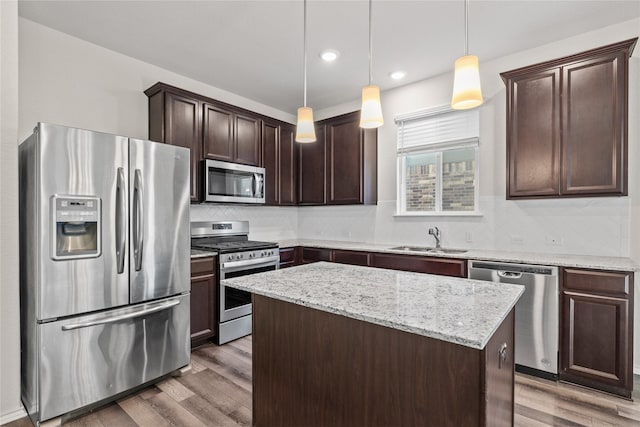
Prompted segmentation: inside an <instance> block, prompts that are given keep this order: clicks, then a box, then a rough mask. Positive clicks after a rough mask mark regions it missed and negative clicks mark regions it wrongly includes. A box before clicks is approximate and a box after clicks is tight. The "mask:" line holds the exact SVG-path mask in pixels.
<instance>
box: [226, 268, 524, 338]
mask: <svg viewBox="0 0 640 427" xmlns="http://www.w3.org/2000/svg"><path fill="white" fill-rule="evenodd" d="M222 283H223V284H225V285H226V286H231V287H234V288H237V289H242V290H244V291H248V292H252V293H255V294H258V295H263V296H266V297H270V298H275V299H278V300H282V301H286V302H291V303H294V304H298V305H303V306H306V307H310V308H315V309H318V310H322V311H326V312H329V313H335V314H338V315H342V316H347V317H351V318H354V319H359V320H364V321H366V322H371V323H375V324H378V325H382V326H386V327H390V328H394V329H398V330H401V331H406V332H410V333H414V334H418V335H424V336H427V337H431V338H435V339H439V340H443V341H448V342H452V343H455V344H461V345H464V346H467V347H471V348H474V349H483V348H484V347H485V346H486V344H487V342H488V341H489V339H490V338H491V336H492V335H493V333H494V332H495V331H496V329H497V328H498V327H499V326H500V324H501V323H502V321H503V320H504V319H505V317H506V316H507V315H508V314H509V312H510V311H511V309H512V308H513V307H514V306H515V304H516V302H517V301H518V299H519V298H520V296H521V295H522V293H523V292H524V287H523V286H520V285H508V284H496V283H492V282H483V281H478V280H469V279H460V278H454V277H447V276H436V275H431V274H421V273H409V272H404V271H394V270H385V269H379V268H371V267H360V266H353V265H343V264H334V263H327V262H317V263H313V264H307V265H303V266H298V267H291V268H287V269H282V270H275V271H269V272H265V273H259V274H251V275H247V276H242V277H237V278H233V279H227V280H223V281H222Z"/></svg>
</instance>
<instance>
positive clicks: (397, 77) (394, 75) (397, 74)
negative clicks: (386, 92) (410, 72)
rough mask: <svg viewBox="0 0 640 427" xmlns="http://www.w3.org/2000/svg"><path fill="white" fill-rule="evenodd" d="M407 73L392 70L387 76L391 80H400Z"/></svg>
mask: <svg viewBox="0 0 640 427" xmlns="http://www.w3.org/2000/svg"><path fill="white" fill-rule="evenodd" d="M406 75H407V73H405V72H404V71H394V72H393V73H390V74H389V76H390V77H391V78H392V79H393V80H401V79H404V76H406Z"/></svg>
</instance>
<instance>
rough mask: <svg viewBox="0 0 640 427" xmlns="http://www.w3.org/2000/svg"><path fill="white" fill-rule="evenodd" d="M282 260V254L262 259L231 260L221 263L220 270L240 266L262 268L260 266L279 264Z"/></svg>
mask: <svg viewBox="0 0 640 427" xmlns="http://www.w3.org/2000/svg"><path fill="white" fill-rule="evenodd" d="M279 262H280V256H279V255H276V256H270V257H267V258H260V259H247V260H242V261H229V262H223V263H222V264H221V265H220V270H230V269H235V268H238V267H251V268H260V267H268V266H270V265H278V263H279Z"/></svg>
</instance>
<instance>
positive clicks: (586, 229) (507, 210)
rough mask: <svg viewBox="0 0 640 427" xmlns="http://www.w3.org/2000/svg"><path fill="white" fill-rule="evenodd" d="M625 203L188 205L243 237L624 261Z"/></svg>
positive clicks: (196, 215)
mask: <svg viewBox="0 0 640 427" xmlns="http://www.w3.org/2000/svg"><path fill="white" fill-rule="evenodd" d="M630 205H631V202H630V198H628V197H620V198H580V199H554V200H522V201H513V200H505V199H504V197H481V198H480V211H481V212H482V215H481V216H473V217H437V216H435V217H399V216H394V214H395V209H396V205H395V201H381V202H379V203H378V205H376V206H317V207H298V208H296V207H265V206H240V205H208V204H202V205H192V206H191V220H192V221H205V220H230V219H234V220H248V221H249V222H250V224H251V231H250V238H252V239H263V240H285V239H295V238H301V239H322V240H342V241H354V242H371V243H383V244H384V243H389V244H390V245H400V244H412V245H425V246H433V245H434V243H435V241H434V240H433V237H432V236H429V235H428V233H427V230H428V228H429V227H433V226H437V227H439V228H440V229H441V230H442V245H443V246H447V247H453V248H474V249H495V250H513V251H521V252H546V253H569V254H578V255H601V256H622V257H628V256H629V237H628V236H629V232H630V230H629V228H630V227H629V223H630V221H629V211H630Z"/></svg>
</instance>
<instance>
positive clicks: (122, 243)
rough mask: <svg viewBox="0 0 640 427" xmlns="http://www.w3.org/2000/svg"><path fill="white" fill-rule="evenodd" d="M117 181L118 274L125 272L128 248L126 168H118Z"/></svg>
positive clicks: (116, 241)
mask: <svg viewBox="0 0 640 427" xmlns="http://www.w3.org/2000/svg"><path fill="white" fill-rule="evenodd" d="M117 175H118V177H117V182H116V239H115V243H116V262H117V266H118V274H122V273H124V258H125V255H126V250H127V249H126V248H127V227H126V217H127V211H126V210H127V207H126V202H125V182H124V169H123V168H118V173H117Z"/></svg>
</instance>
